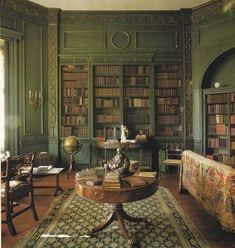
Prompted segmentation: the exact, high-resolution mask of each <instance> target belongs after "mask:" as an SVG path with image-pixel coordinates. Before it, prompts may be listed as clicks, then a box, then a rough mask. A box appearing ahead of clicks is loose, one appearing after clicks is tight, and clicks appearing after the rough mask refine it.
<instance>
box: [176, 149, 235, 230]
mask: <svg viewBox="0 0 235 248" xmlns="http://www.w3.org/2000/svg"><path fill="white" fill-rule="evenodd" d="M179 183H180V185H179V186H180V192H182V191H183V189H186V190H187V191H188V192H189V193H190V194H192V196H193V197H194V198H195V199H197V200H198V201H199V202H200V203H201V204H202V206H203V207H204V209H205V210H206V211H207V212H208V213H209V214H211V215H212V216H214V217H216V219H217V220H218V221H219V222H220V224H221V225H222V227H223V229H225V230H227V231H230V232H234V233H235V169H233V168H232V167H230V166H228V165H225V164H222V163H219V162H216V161H214V160H211V159H208V158H205V157H203V156H201V155H199V154H197V153H195V152H193V151H189V150H186V151H184V152H183V154H182V164H181V169H180V182H179Z"/></svg>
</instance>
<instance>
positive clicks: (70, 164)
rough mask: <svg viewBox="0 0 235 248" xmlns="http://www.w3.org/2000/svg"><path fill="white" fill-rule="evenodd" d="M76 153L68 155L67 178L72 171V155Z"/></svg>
mask: <svg viewBox="0 0 235 248" xmlns="http://www.w3.org/2000/svg"><path fill="white" fill-rule="evenodd" d="M75 154H76V153H74V152H73V153H71V154H70V163H69V169H68V170H67V172H66V173H67V178H69V176H70V174H71V171H72V168H73V164H74V155H75Z"/></svg>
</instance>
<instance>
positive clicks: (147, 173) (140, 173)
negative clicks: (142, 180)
mask: <svg viewBox="0 0 235 248" xmlns="http://www.w3.org/2000/svg"><path fill="white" fill-rule="evenodd" d="M156 175H157V172H155V171H138V172H136V173H135V174H134V175H133V176H136V177H152V178H155V177H156Z"/></svg>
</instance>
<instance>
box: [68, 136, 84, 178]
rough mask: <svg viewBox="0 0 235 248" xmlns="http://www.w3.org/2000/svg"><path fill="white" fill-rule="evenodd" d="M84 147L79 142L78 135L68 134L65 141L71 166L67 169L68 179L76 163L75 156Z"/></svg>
mask: <svg viewBox="0 0 235 248" xmlns="http://www.w3.org/2000/svg"><path fill="white" fill-rule="evenodd" d="M81 148H82V145H80V144H79V140H78V138H77V137H76V136H68V137H67V138H65V141H64V146H63V149H64V152H65V153H67V154H68V155H69V168H68V170H67V172H66V173H67V179H68V178H69V176H70V174H71V171H72V168H73V164H74V156H75V154H76V153H78V152H79V151H80V150H81Z"/></svg>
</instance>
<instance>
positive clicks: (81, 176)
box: [75, 169, 98, 181]
mask: <svg viewBox="0 0 235 248" xmlns="http://www.w3.org/2000/svg"><path fill="white" fill-rule="evenodd" d="M97 178H98V176H97V174H96V171H95V170H94V169H86V170H81V171H79V172H77V173H76V175H75V181H81V180H94V179H97Z"/></svg>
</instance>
